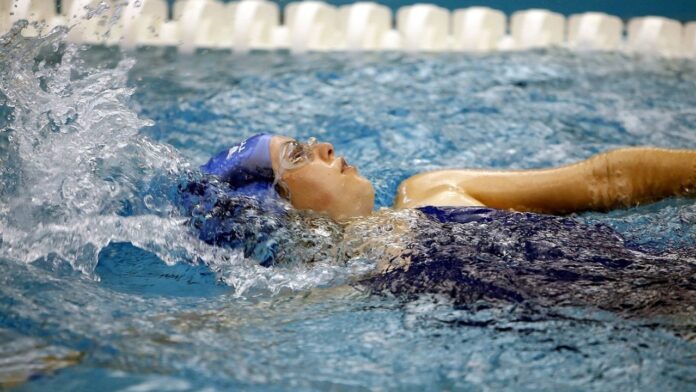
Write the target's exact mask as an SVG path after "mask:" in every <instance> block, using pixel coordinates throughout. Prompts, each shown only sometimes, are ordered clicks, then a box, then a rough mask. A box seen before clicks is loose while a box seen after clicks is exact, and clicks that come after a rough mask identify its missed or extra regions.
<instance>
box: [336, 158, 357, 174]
mask: <svg viewBox="0 0 696 392" xmlns="http://www.w3.org/2000/svg"><path fill="white" fill-rule="evenodd" d="M339 159H340V160H341V173H343V172H345V171H346V170H350V169H355V168H354V167H353V166H351V165H349V164H348V163H347V162H346V160H345V159H344V158H343V157H341V158H339Z"/></svg>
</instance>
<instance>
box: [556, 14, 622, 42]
mask: <svg viewBox="0 0 696 392" xmlns="http://www.w3.org/2000/svg"><path fill="white" fill-rule="evenodd" d="M622 34H623V23H622V22H621V19H619V18H617V17H616V16H611V15H607V14H602V13H599V12H587V13H584V14H577V15H572V16H571V17H570V18H569V19H568V46H570V47H571V48H576V49H588V50H615V49H618V48H619V47H620V46H621V38H622Z"/></svg>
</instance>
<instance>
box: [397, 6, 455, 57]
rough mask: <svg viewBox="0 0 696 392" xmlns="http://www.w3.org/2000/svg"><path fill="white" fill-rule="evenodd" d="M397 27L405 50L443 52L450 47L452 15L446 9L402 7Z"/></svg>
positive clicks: (398, 15)
mask: <svg viewBox="0 0 696 392" xmlns="http://www.w3.org/2000/svg"><path fill="white" fill-rule="evenodd" d="M396 27H397V30H399V33H401V39H402V42H401V46H402V49H404V50H407V51H418V50H422V51H442V50H446V49H448V47H449V46H450V36H449V29H450V15H449V12H448V11H447V10H446V9H444V8H441V7H437V6H434V5H432V4H415V5H412V6H407V7H402V8H400V9H399V11H398V12H397V13H396Z"/></svg>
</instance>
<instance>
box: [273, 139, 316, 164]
mask: <svg viewBox="0 0 696 392" xmlns="http://www.w3.org/2000/svg"><path fill="white" fill-rule="evenodd" d="M316 144H317V139H316V138H314V137H310V138H309V139H308V140H307V142H306V143H301V142H298V141H297V140H288V141H287V142H284V143H283V144H282V146H281V148H280V165H281V168H282V170H292V169H299V168H300V167H302V166H304V165H306V164H308V163H309V162H310V161H311V160H312V158H313V157H314V149H313V147H314V146H315V145H316Z"/></svg>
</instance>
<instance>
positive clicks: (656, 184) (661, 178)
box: [270, 136, 696, 220]
mask: <svg viewBox="0 0 696 392" xmlns="http://www.w3.org/2000/svg"><path fill="white" fill-rule="evenodd" d="M292 140H293V139H291V138H288V137H284V136H274V137H273V139H272V141H271V145H270V149H271V159H272V162H273V169H274V172H275V173H276V177H277V178H278V180H279V181H280V182H281V183H282V184H284V185H285V186H286V188H287V190H288V191H289V195H288V198H289V200H290V202H291V203H292V204H293V206H294V207H295V208H298V209H304V210H313V211H316V212H320V213H324V214H327V215H329V216H331V217H332V218H334V219H336V220H342V219H346V218H351V217H355V216H365V215H369V214H370V213H371V212H372V209H373V206H374V189H373V187H372V185H371V184H370V183H369V181H368V180H367V179H365V178H364V177H362V176H360V174H359V173H358V171H357V169H356V168H354V167H353V166H350V165H348V164H347V163H346V161H345V159H343V158H342V157H336V156H335V150H334V148H333V146H332V145H331V144H330V143H316V144H312V145H304V146H305V148H306V149H308V150H311V154H310V155H311V157H309V158H308V161H307V162H306V163H305V164H303V165H302V166H300V167H297V168H292V169H287V170H284V169H283V168H282V161H283V159H285V158H284V157H283V156H282V155H283V146H285V145H286V144H287V143H288V142H290V141H292ZM695 188H696V150H671V149H660V148H625V149H618V150H613V151H609V152H606V153H602V154H598V155H595V156H593V157H591V158H589V159H587V160H584V161H581V162H578V163H574V164H571V165H566V166H561V167H557V168H550V169H540V170H515V171H492V170H467V169H447V170H437V171H432V172H426V173H421V174H418V175H415V176H412V177H410V178H408V179H406V180H405V181H403V182H402V183H401V184H400V185H399V187H398V190H397V195H396V197H395V200H394V208H396V209H402V208H417V207H423V206H439V207H446V206H447V207H468V206H486V207H493V208H498V209H509V210H515V211H527V212H540V213H550V214H567V213H571V212H579V211H588V210H600V211H602V210H608V209H611V208H616V207H627V206H632V205H637V204H642V203H648V202H652V201H656V200H659V199H661V198H665V197H669V196H675V195H694V189H695Z"/></svg>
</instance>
